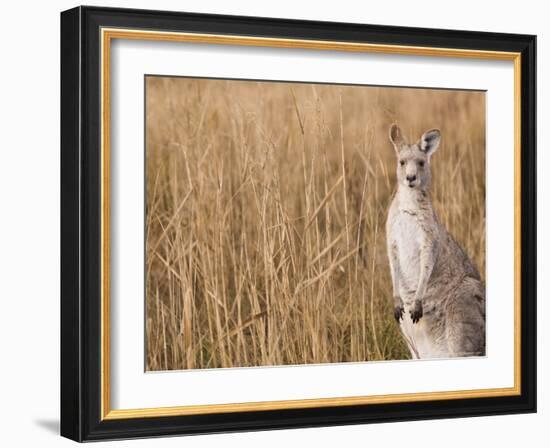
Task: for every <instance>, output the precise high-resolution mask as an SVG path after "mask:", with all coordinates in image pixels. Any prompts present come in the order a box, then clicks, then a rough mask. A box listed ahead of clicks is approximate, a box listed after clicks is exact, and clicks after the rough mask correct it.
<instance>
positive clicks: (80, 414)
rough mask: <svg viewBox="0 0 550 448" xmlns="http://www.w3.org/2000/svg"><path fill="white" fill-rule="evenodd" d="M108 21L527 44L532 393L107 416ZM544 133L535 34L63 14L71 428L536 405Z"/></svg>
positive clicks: (282, 423)
mask: <svg viewBox="0 0 550 448" xmlns="http://www.w3.org/2000/svg"><path fill="white" fill-rule="evenodd" d="M102 27H110V28H130V29H147V30H160V31H172V32H174V31H175V32H178V31H181V32H192V33H208V34H222V35H246V36H257V37H269V38H288V39H305V40H317V41H323V40H327V41H338V42H365V43H376V44H393V45H403V46H419V47H438V48H450V49H452V48H461V49H472V50H487V51H503V52H518V53H521V89H520V92H521V229H522V232H521V242H520V245H521V260H520V261H521V316H520V320H521V361H520V370H521V394H519V395H516V396H505V397H486V398H470V399H454V400H434V401H422V402H407V403H391V404H368V405H353V406H335V407H322V408H321V407H320V408H308V409H288V410H269V411H253V412H232V413H217V414H207V415H186V416H165V417H149V418H128V419H116V420H114V419H113V420H105V419H103V420H102V418H101V415H102V414H101V400H100V397H101V373H100V369H101V350H100V337H101V328H100V326H101V322H100V317H101V316H100V309H101V272H100V270H101V253H100V232H101V191H100V188H101V186H100V181H99V179H100V169H101V160H100V157H101V153H100V150H99V148H100V136H101V134H100V133H101V121H100V113H101V111H100V97H101V91H100V89H101V87H100V76H101V70H100V29H101V28H102ZM535 142H536V37H535V36H532V35H519V34H502V33H487V32H472V31H455V30H439V29H422V28H405V27H393V26H380V25H363V24H350V23H332V22H313V21H298V20H282V19H271V18H257V17H238V16H222V15H206V14H191V13H181V12H167V11H145V10H131V9H111V8H99V7H77V8H74V9H71V10H68V11H65V12H63V13H61V435H63V436H65V437H68V438H70V439H73V440H76V441H92V440H103V439H121V438H141V437H153V436H162V435H184V434H198V433H216V432H231V431H250V430H267V429H281V428H299V427H316V426H330V425H342V424H363V423H374V422H388V421H402V420H419V419H435V418H451V417H466V416H481V415H498V414H510V413H528V412H536V387H537V378H536V292H537V291H536V270H537V256H536V250H537V248H536V241H537V234H536V146H535V145H536V143H535Z"/></svg>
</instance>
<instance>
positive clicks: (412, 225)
mask: <svg viewBox="0 0 550 448" xmlns="http://www.w3.org/2000/svg"><path fill="white" fill-rule="evenodd" d="M440 138H441V134H440V132H439V130H437V129H432V130H430V131H427V132H425V133H424V134H423V135H422V137H421V138H420V140H419V141H418V142H417V143H415V144H412V145H411V144H408V143H406V142H405V140H404V139H403V137H402V133H401V130H400V129H399V127H397V126H396V125H392V127H391V128H390V141H391V142H392V143H393V146H394V148H395V152H396V156H397V182H398V189H397V193H396V194H395V196H394V198H393V201H392V204H391V206H390V210H389V213H388V220H387V223H386V234H387V244H388V257H389V261H390V269H391V275H392V282H393V296H394V316H395V318H396V319H397V320H398V321H399V322H400V326H401V330H402V332H403V336H404V338H405V340H406V341H407V344H408V346H409V349H410V351H411V354H412V356H413V357H414V358H438V357H457V356H481V355H484V354H485V287H484V285H483V283H482V281H481V278H480V275H479V272H478V271H477V269H476V267H475V266H474V264H473V263H472V261H471V260H470V259H469V258H468V256H467V255H466V253H465V252H464V250H463V249H462V248H461V247H460V245H459V244H458V243H457V242H456V241H455V239H454V238H453V237H452V236H451V234H450V233H449V232H448V231H447V229H446V228H445V227H444V226H443V225H442V224H441V222H440V221H439V219H438V217H437V214H436V212H435V210H434V208H433V204H432V200H431V195H430V187H431V169H430V157H431V156H432V155H433V153H434V152H435V151H436V150H437V148H438V145H439V141H440Z"/></svg>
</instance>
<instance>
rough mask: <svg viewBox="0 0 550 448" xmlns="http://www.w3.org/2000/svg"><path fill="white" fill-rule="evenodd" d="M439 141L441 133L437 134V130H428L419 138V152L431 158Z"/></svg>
mask: <svg viewBox="0 0 550 448" xmlns="http://www.w3.org/2000/svg"><path fill="white" fill-rule="evenodd" d="M440 141H441V132H439V129H430V130H429V131H426V132H424V134H422V137H420V142H419V145H420V150H421V151H423V152H425V153H426V154H427V155H428V156H431V155H432V154H433V153H434V152H435V151H436V150H437V147H438V146H439V142H440Z"/></svg>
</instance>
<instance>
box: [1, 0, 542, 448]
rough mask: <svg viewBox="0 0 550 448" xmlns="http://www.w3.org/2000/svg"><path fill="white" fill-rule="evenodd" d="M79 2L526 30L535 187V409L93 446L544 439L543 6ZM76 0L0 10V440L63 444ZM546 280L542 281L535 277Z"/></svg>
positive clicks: (396, 1) (466, 0)
mask: <svg viewBox="0 0 550 448" xmlns="http://www.w3.org/2000/svg"><path fill="white" fill-rule="evenodd" d="M87 3H88V4H97V5H101V6H120V7H134V8H149V9H151V8H156V9H167V10H185V11H192V12H204V13H221V14H240V15H250V16H267V17H284V18H296V19H312V20H331V21H343V22H346V21H348V22H361V23H374V24H385V25H404V26H423V27H439V28H455V29H470V30H484V31H500V32H517V33H530V34H537V35H538V37H539V40H538V80H539V85H538V112H539V115H538V117H539V120H538V123H539V129H538V147H539V157H538V172H539V182H538V193H539V215H538V216H539V229H540V230H541V231H539V301H538V303H539V413H538V414H537V415H524V416H504V417H482V418H475V419H456V420H439V421H424V422H406V423H391V424H379V425H360V426H342V427H336V428H321V429H304V430H290V431H270V432H257V433H239V434H231V435H210V436H197V437H191V438H185V439H183V438H165V439H155V440H141V441H125V442H117V443H115V444H110V445H106V444H98V445H96V446H104V445H105V446H132V447H146V446H153V443H154V445H155V446H156V447H157V446H158V447H168V446H179V445H181V444H185V445H186V446H190V447H207V446H220V445H223V446H224V447H233V446H235V447H237V446H239V447H243V446H258V445H261V446H285V445H286V446H298V445H299V444H308V445H310V444H311V445H315V446H335V445H340V446H342V445H350V446H357V445H359V446H361V445H367V444H368V445H369V446H372V447H376V446H387V445H389V446H392V445H394V444H403V443H407V444H408V445H409V446H412V447H414V446H422V447H441V446H445V447H446V448H452V447H464V446H465V445H473V446H483V445H491V446H498V447H499V448H503V447H508V446H510V447H512V446H514V447H515V446H518V445H521V444H524V443H526V442H527V443H528V444H529V445H532V446H544V445H545V444H546V443H548V439H549V436H548V433H547V431H546V427H547V425H548V424H550V410H548V403H549V402H550V401H549V400H550V393H549V392H548V388H547V387H546V381H545V379H544V375H545V373H546V372H547V371H548V369H547V368H548V359H549V357H548V352H546V356H544V357H543V347H544V346H546V347H548V346H550V333H549V332H548V331H546V330H544V329H543V328H542V319H543V316H544V311H545V306H544V304H543V297H545V296H546V295H548V291H549V288H550V280H548V279H549V278H550V270H549V268H548V263H547V260H548V254H549V253H550V237H549V236H548V234H547V233H546V232H544V231H542V229H544V227H545V225H546V226H548V223H549V222H550V220H549V218H550V216H549V213H550V203H549V201H548V199H547V198H546V193H547V192H548V191H550V176H548V175H546V173H545V171H546V170H547V167H548V164H549V163H550V157H549V156H548V153H546V154H545V153H544V151H543V147H544V146H543V141H544V137H545V135H544V134H545V129H544V124H545V123H548V121H549V120H550V112H549V109H548V107H549V105H550V97H549V90H548V89H547V88H545V87H546V86H545V79H546V78H548V76H550V74H549V73H548V72H547V67H548V64H549V63H550V52H549V51H548V46H547V44H546V38H547V37H548V36H550V25H549V24H548V20H547V19H548V11H546V9H547V8H545V4H544V2H536V1H532V0H523V1H521V2H518V1H517V0H516V1H514V2H510V1H500V2H480V1H479V0H477V1H472V0H463V1H461V2H452V3H451V2H441V1H431V0H429V1H423V0H417V1H416V2H411V1H407V0H392V2H386V1H380V0H379V1H376V2H374V1H372V2H366V1H363V2H358V1H354V0H338V1H336V2H324V3H321V2H320V1H319V0H304V1H302V2H297V1H295V0H277V1H273V2H261V1H257V0H256V1H254V0H231V1H223V0H187V1H185V2H182V1H176V0H156V1H154V2H153V1H145V0H134V1H122V0H119V1H108V0H104V1H99V2H95V1H89V2H87ZM77 4H78V3H75V2H70V1H62V0H57V1H50V2H38V1H34V2H32V1H21V2H17V3H16V2H14V1H13V2H9V3H5V4H4V5H3V7H2V19H3V20H2V26H1V27H0V33H1V39H0V48H1V69H0V123H1V124H0V133H1V136H0V273H1V274H0V422H1V424H0V444H2V445H3V446H24V445H29V446H33V445H32V444H33V443H34V444H40V445H41V446H69V445H70V444H71V443H72V442H70V441H68V440H65V439H61V438H60V437H59V436H58V435H57V432H58V427H59V423H58V414H59V398H58V397H59V347H58V346H59V12H60V11H61V10H64V9H68V8H71V7H73V6H75V5H77ZM544 277H546V280H544Z"/></svg>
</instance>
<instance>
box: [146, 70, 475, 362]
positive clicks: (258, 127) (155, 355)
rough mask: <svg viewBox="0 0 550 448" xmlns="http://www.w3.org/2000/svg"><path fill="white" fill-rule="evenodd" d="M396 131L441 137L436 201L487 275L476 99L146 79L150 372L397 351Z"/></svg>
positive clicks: (359, 357) (374, 356)
mask: <svg viewBox="0 0 550 448" xmlns="http://www.w3.org/2000/svg"><path fill="white" fill-rule="evenodd" d="M394 122H397V123H398V124H399V125H400V126H401V128H402V129H403V131H404V134H405V137H407V138H409V139H410V140H411V141H416V140H417V139H418V138H419V137H420V135H421V134H422V132H424V131H425V130H427V129H429V128H434V127H437V128H440V129H441V131H442V136H443V139H442V144H441V146H440V148H439V150H438V152H437V153H436V154H435V155H434V156H433V158H432V170H433V177H434V179H433V186H432V191H433V200H434V204H435V207H436V210H437V212H438V214H439V217H440V219H441V221H442V222H443V223H444V224H445V225H446V226H447V228H448V229H449V230H450V232H451V233H452V234H453V235H454V236H455V238H456V239H457V241H458V242H459V243H460V244H461V245H462V246H463V247H464V249H465V250H466V252H467V253H468V255H469V256H470V257H471V258H472V259H473V261H474V262H475V263H476V265H477V266H478V268H479V269H480V272H481V274H482V276H483V277H484V272H485V96H484V93H483V92H464V91H446V90H430V89H405V88H387V87H384V88H380V87H365V86H340V85H319V84H315V85H314V84H297V83H273V82H251V81H228V80H206V79H203V80H201V79H186V78H160V77H148V78H147V79H146V170H147V175H146V195H147V213H146V316H147V319H146V359H147V365H146V368H147V370H171V369H198V368H218V367H242V366H265V365H283V364H311V363H331V362H346V361H353V362H360V361H371V360H391V359H406V358H408V357H409V354H408V351H407V349H406V346H405V344H404V342H403V340H402V337H401V335H400V332H399V328H398V325H397V324H396V322H395V321H394V318H393V305H392V287H391V278H390V272H389V267H388V260H387V256H386V240H385V229H384V228H385V221H386V213H387V210H388V206H389V204H390V201H391V198H392V194H393V192H394V189H395V174H394V171H395V165H396V162H395V156H394V152H393V148H392V147H391V145H390V143H389V141H388V128H389V126H390V124H391V123H394Z"/></svg>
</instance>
